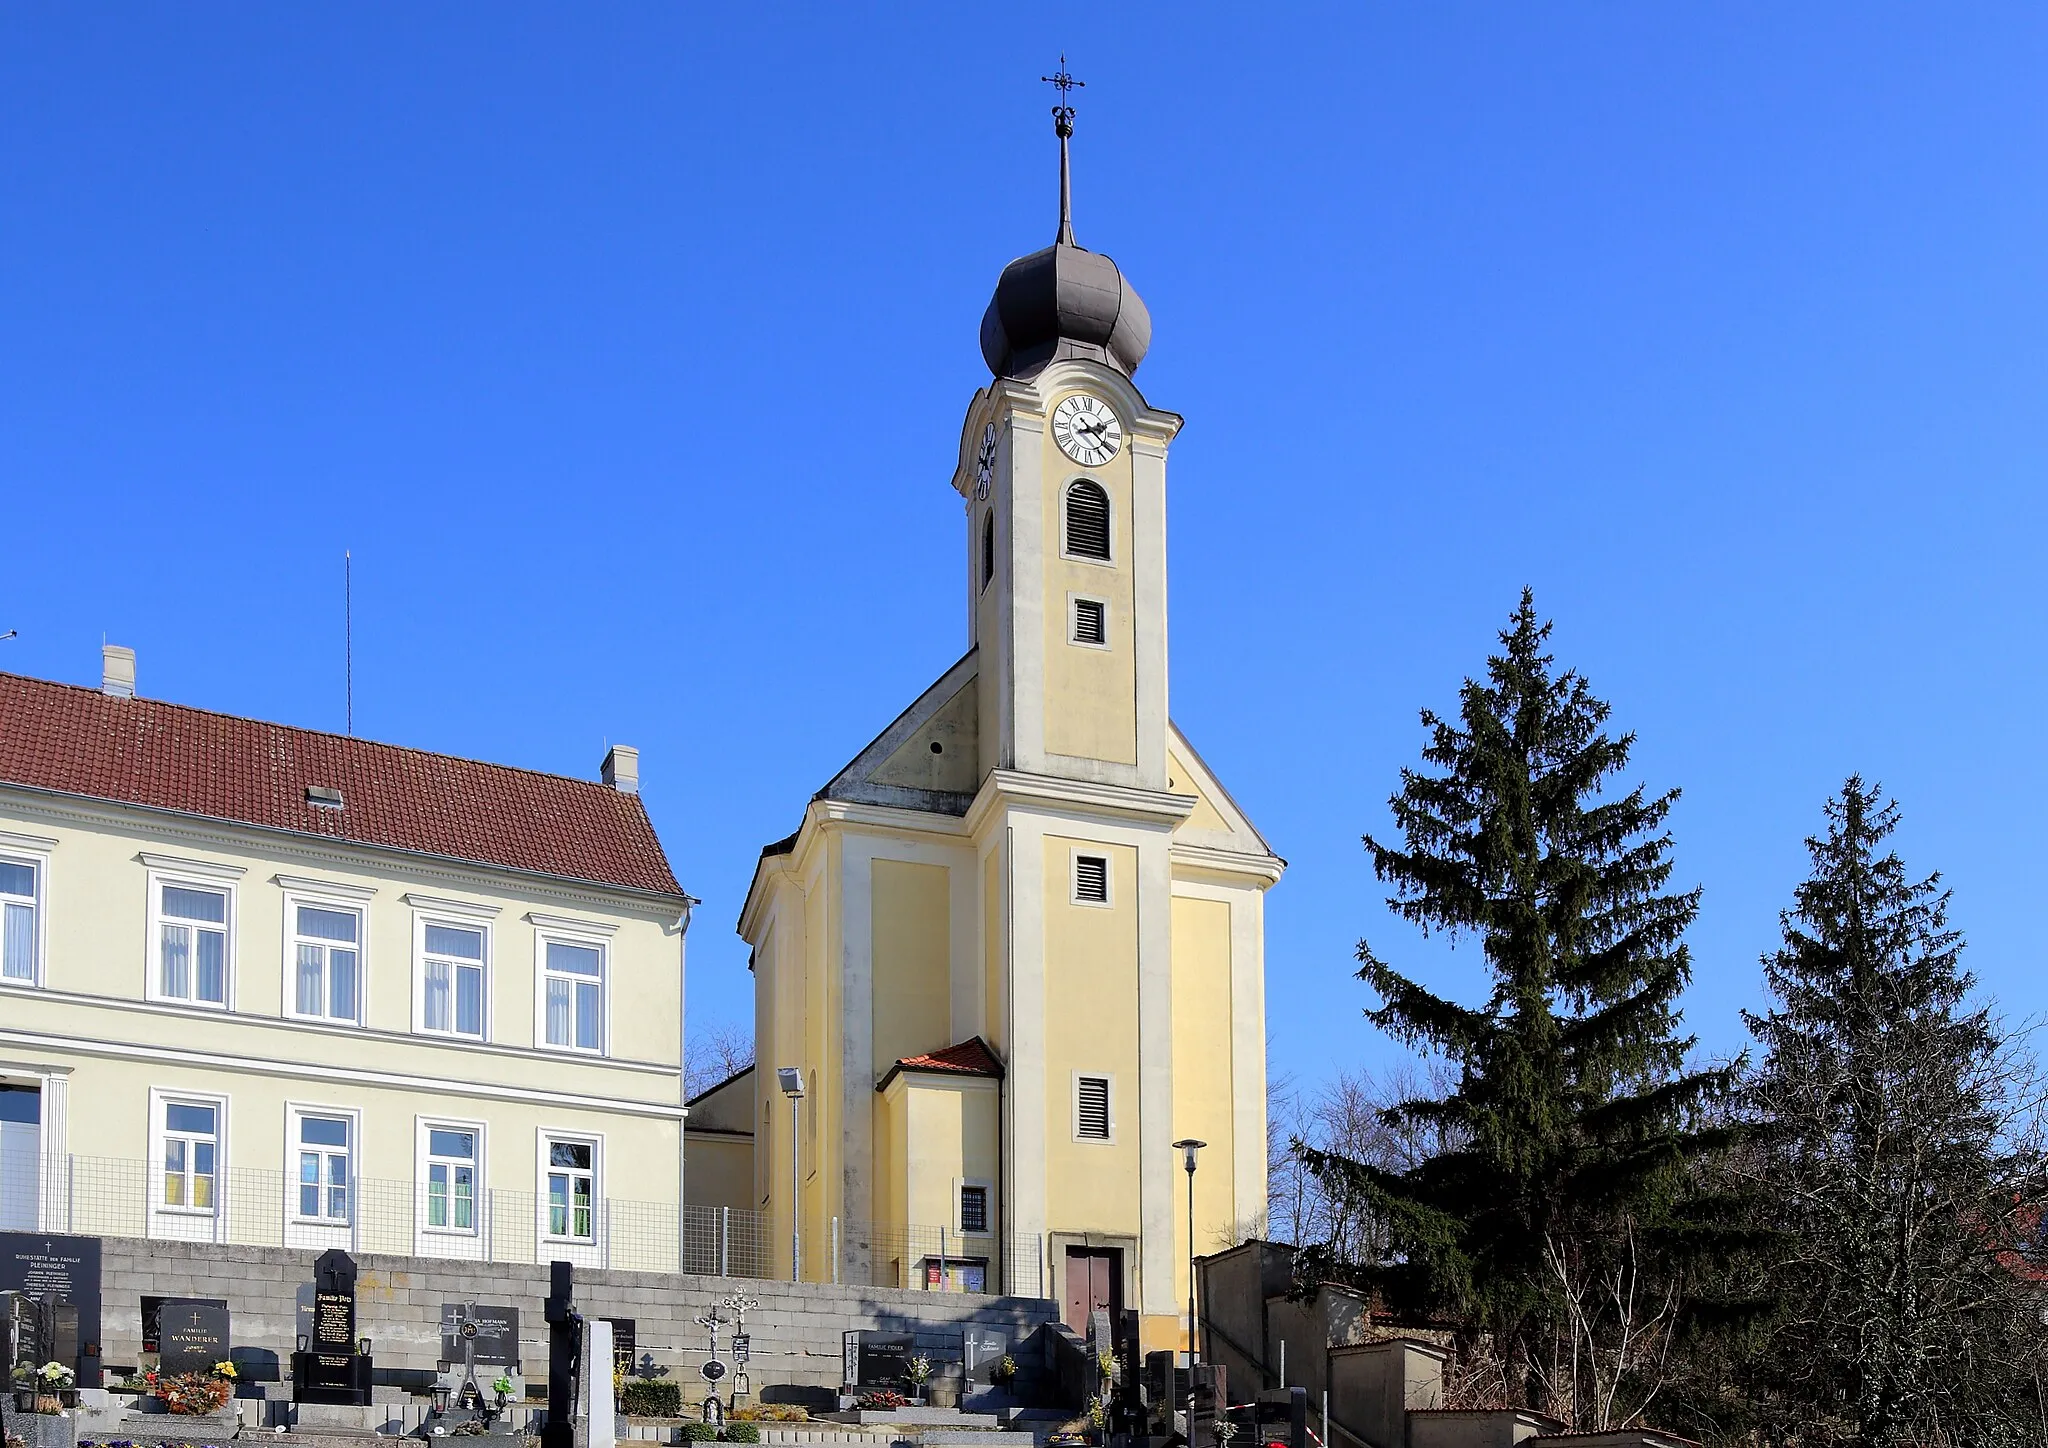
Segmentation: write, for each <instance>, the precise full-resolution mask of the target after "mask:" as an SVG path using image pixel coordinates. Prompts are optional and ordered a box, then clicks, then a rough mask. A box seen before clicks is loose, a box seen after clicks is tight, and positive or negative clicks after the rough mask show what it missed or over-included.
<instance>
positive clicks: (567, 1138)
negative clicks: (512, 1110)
mask: <svg viewBox="0 0 2048 1448" xmlns="http://www.w3.org/2000/svg"><path fill="white" fill-rule="evenodd" d="M556 1142H560V1143H562V1144H564V1145H575V1146H587V1147H589V1148H590V1235H589V1236H587V1237H574V1236H565V1235H562V1234H558V1233H555V1232H551V1231H549V1230H548V1205H549V1202H548V1175H549V1161H548V1156H549V1151H548V1148H549V1147H551V1146H552V1145H554V1144H555V1143H556ZM534 1143H535V1145H534V1181H533V1188H534V1205H535V1208H536V1209H537V1215H538V1220H537V1221H536V1222H535V1223H534V1229H535V1231H536V1232H538V1233H539V1239H540V1240H541V1241H543V1242H550V1243H555V1244H558V1245H560V1246H563V1247H572V1248H573V1247H583V1248H589V1249H591V1250H592V1251H594V1252H597V1253H602V1252H603V1250H604V1202H605V1195H604V1135H603V1133H602V1132H590V1131H556V1130H554V1129H553V1128H551V1127H546V1126H543V1127H541V1128H539V1129H538V1130H537V1131H536V1132H535V1133H534ZM569 1201H570V1206H569V1211H570V1213H571V1218H570V1225H572V1226H573V1225H574V1224H575V1221H574V1213H575V1210H576V1207H575V1195H574V1194H573V1193H571V1195H570V1199H569Z"/></svg>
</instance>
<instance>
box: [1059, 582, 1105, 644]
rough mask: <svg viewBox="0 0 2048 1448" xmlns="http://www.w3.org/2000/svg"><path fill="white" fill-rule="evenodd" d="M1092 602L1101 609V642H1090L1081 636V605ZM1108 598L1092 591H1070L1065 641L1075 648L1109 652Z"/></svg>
mask: <svg viewBox="0 0 2048 1448" xmlns="http://www.w3.org/2000/svg"><path fill="white" fill-rule="evenodd" d="M1084 603H1092V604H1094V605H1095V606H1096V607H1097V608H1099V609H1101V610H1102V642H1101V643H1099V644H1098V643H1091V642H1089V641H1088V640H1087V639H1084V638H1082V637H1081V605H1082V604H1084ZM1109 621H1110V610H1109V600H1108V599H1106V598H1098V597H1097V596H1096V595H1094V594H1092V593H1070V594H1068V595H1067V642H1068V643H1070V644H1072V645H1073V646H1074V647H1075V648H1077V649H1099V650H1100V651H1102V652H1103V653H1108V652H1109Z"/></svg>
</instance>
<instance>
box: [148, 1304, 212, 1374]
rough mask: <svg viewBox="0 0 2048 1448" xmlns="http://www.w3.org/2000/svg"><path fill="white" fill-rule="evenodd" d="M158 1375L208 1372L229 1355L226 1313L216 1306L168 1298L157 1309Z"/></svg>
mask: <svg viewBox="0 0 2048 1448" xmlns="http://www.w3.org/2000/svg"><path fill="white" fill-rule="evenodd" d="M157 1355H158V1368H159V1371H161V1372H164V1373H167V1374H175V1373H204V1372H211V1371H212V1370H213V1365H214V1364H215V1363H217V1362H220V1361H222V1360H224V1359H225V1358H226V1357H227V1355H228V1310H227V1309H226V1308H225V1307H223V1306H221V1305H220V1304H219V1303H218V1302H211V1301H204V1300H201V1299H198V1298H188V1297H168V1298H165V1299H164V1302H163V1305H162V1306H161V1307H159V1308H158V1309H157Z"/></svg>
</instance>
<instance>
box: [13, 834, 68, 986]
mask: <svg viewBox="0 0 2048 1448" xmlns="http://www.w3.org/2000/svg"><path fill="white" fill-rule="evenodd" d="M56 848H57V842H56V841H55V840H46V839H43V838H42V837H40V836H38V835H16V834H9V833H7V832H5V831H0V861H4V862H5V863H7V864H10V865H26V866H28V867H29V868H30V869H31V870H34V871H35V872H36V888H35V893H34V894H33V895H32V896H30V897H29V909H30V910H31V911H33V912H34V928H33V931H32V933H31V936H30V939H29V947H28V976H27V978H26V979H23V978H22V977H20V976H5V975H0V987H11V988H13V989H15V990H37V989H40V988H41V987H42V985H43V983H44V962H45V961H46V960H47V959H48V958H49V954H50V856H51V853H52V852H53V851H55V849H56ZM4 898H5V899H6V901H7V903H9V904H19V903H20V902H21V899H22V897H21V896H19V895H9V896H6V897H4Z"/></svg>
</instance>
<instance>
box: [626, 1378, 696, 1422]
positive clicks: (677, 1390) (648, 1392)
mask: <svg viewBox="0 0 2048 1448" xmlns="http://www.w3.org/2000/svg"><path fill="white" fill-rule="evenodd" d="M619 1405H620V1406H621V1407H623V1408H624V1409H625V1410H626V1411H627V1413H629V1414H631V1415H632V1416H633V1417H636V1418H680V1417H682V1415H683V1387H682V1384H681V1383H670V1382H663V1381H661V1380H660V1379H658V1378H628V1379H626V1390H625V1392H624V1393H622V1394H620V1396H619Z"/></svg>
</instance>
